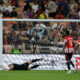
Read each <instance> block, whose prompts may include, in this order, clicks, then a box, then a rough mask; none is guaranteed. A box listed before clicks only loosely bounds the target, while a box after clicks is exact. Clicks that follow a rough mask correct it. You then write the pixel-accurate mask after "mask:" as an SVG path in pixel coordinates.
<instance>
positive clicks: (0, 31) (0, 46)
mask: <svg viewBox="0 0 80 80" xmlns="http://www.w3.org/2000/svg"><path fill="white" fill-rule="evenodd" d="M2 54H3V21H2V20H0V66H2V59H3V58H2ZM0 70H1V69H0Z"/></svg>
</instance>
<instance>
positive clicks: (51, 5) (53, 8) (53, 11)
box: [48, 0, 58, 18]
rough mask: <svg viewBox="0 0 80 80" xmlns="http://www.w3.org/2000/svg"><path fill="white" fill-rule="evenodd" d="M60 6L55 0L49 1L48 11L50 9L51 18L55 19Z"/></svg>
mask: <svg viewBox="0 0 80 80" xmlns="http://www.w3.org/2000/svg"><path fill="white" fill-rule="evenodd" d="M57 8H58V6H57V5H56V3H55V2H54V1H53V0H49V3H48V9H49V17H51V18H54V17H55V15H56V10H57Z"/></svg>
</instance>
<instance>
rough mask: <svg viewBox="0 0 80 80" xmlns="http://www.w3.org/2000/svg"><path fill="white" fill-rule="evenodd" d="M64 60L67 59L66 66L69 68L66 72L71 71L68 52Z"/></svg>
mask: <svg viewBox="0 0 80 80" xmlns="http://www.w3.org/2000/svg"><path fill="white" fill-rule="evenodd" d="M66 61H67V67H68V70H69V71H68V73H71V68H70V59H69V54H66Z"/></svg>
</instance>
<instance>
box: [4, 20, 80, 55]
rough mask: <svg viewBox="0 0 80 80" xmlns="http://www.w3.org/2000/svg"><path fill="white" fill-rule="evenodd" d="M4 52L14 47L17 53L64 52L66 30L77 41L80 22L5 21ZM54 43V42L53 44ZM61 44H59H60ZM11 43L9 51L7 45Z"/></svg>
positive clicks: (79, 33)
mask: <svg viewBox="0 0 80 80" xmlns="http://www.w3.org/2000/svg"><path fill="white" fill-rule="evenodd" d="M3 30H4V31H3V37H4V53H9V52H10V51H12V53H13V50H14V49H17V50H15V51H14V52H15V53H16V54H17V53H19V54H21V53H22V54H24V53H34V54H35V53H40V54H44V53H46V54H49V53H52V54H56V53H59V54H62V53H61V51H62V46H63V40H64V37H65V36H66V34H65V32H66V30H69V31H70V34H71V36H72V37H73V38H74V40H75V41H77V40H78V39H79V37H80V23H79V22H78V23H77V22H24V21H22V22H20V21H18V22H12V24H11V23H10V22H4V27H3ZM53 43H54V44H53ZM58 44H59V45H58ZM9 45H10V48H9V49H10V51H9V50H8V51H9V52H7V50H6V49H7V48H6V47H5V46H9ZM11 46H12V47H11ZM10 54H11V53H10Z"/></svg>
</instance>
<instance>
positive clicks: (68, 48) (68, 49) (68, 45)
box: [63, 31, 75, 73]
mask: <svg viewBox="0 0 80 80" xmlns="http://www.w3.org/2000/svg"><path fill="white" fill-rule="evenodd" d="M66 35H67V36H66V37H65V38H64V42H65V46H64V48H63V51H64V52H65V55H66V61H67V67H68V70H69V71H68V73H71V68H70V65H72V66H73V67H74V68H75V66H74V64H73V62H72V61H71V58H72V55H73V52H74V47H73V44H74V40H73V38H72V37H71V36H70V34H69V31H66Z"/></svg>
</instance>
